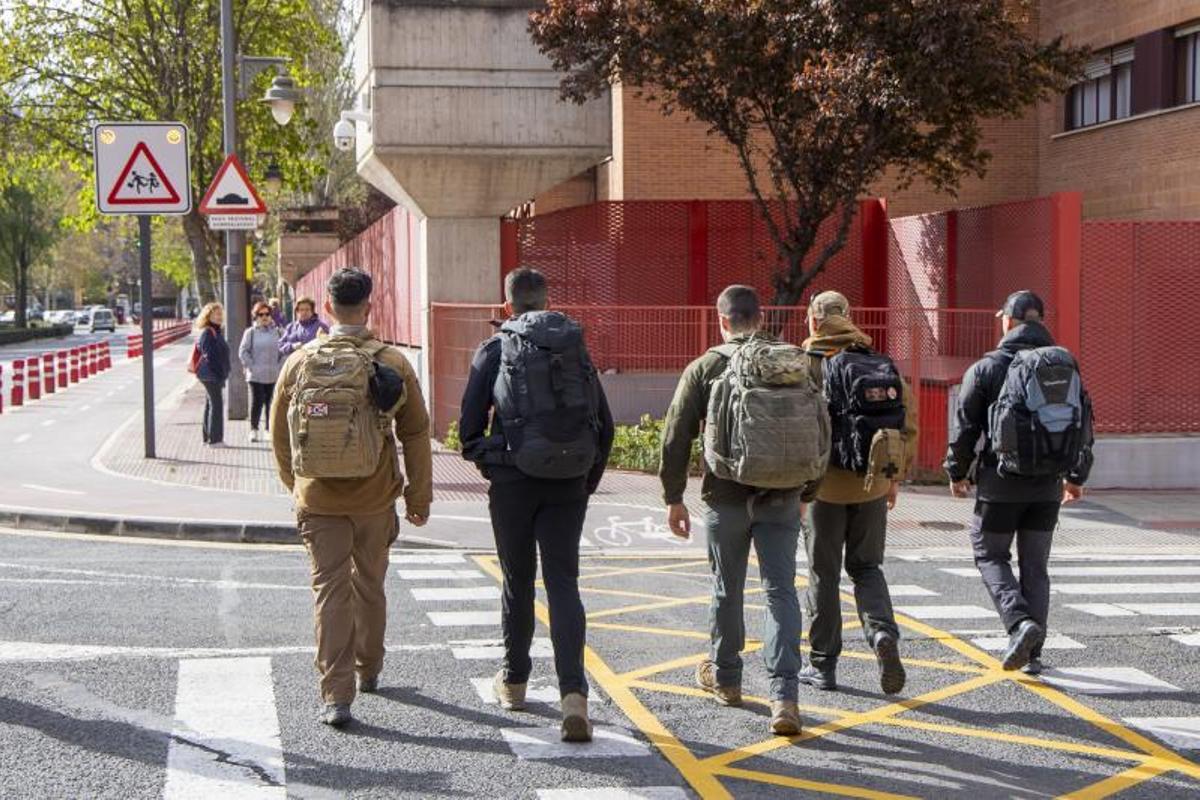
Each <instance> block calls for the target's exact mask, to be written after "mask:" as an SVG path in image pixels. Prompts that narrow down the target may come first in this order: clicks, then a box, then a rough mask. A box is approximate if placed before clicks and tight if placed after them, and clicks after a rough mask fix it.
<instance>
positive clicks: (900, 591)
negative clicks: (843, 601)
mask: <svg viewBox="0 0 1200 800" xmlns="http://www.w3.org/2000/svg"><path fill="white" fill-rule="evenodd" d="M841 590H842V591H843V592H846V593H848V594H853V592H854V586H853V585H852V584H845V585H843V586H842V587H841ZM888 594H890V595H891V596H892V597H940V596H941V595H940V593H939V592H935V591H933V590H932V589H926V588H925V587H924V586H914V585H913V584H911V583H896V584H891V583H889V584H888Z"/></svg>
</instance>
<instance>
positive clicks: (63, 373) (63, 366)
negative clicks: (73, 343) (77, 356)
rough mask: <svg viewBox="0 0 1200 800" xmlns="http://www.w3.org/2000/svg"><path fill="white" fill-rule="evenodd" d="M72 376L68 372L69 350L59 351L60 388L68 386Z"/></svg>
mask: <svg viewBox="0 0 1200 800" xmlns="http://www.w3.org/2000/svg"><path fill="white" fill-rule="evenodd" d="M69 380H70V376H69V375H68V374H67V351H66V350H59V351H58V388H60V389H65V388H67V383H68V381H69Z"/></svg>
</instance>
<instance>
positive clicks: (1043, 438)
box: [988, 346, 1092, 476]
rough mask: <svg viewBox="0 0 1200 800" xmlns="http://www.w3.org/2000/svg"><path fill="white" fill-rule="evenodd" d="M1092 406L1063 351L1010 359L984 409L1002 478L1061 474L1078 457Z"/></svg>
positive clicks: (1054, 349) (1071, 359)
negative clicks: (995, 394)
mask: <svg viewBox="0 0 1200 800" xmlns="http://www.w3.org/2000/svg"><path fill="white" fill-rule="evenodd" d="M1091 416H1092V414H1091V404H1090V402H1089V401H1088V398H1087V393H1086V392H1084V390H1083V383H1082V381H1081V380H1080V377H1079V367H1078V366H1077V365H1076V363H1075V358H1074V357H1073V356H1072V355H1071V353H1070V351H1068V350H1067V349H1066V348H1063V347H1057V346H1052V347H1038V348H1035V349H1032V350H1022V351H1021V352H1019V353H1017V354H1016V355H1015V356H1013V360H1012V362H1011V363H1010V364H1009V366H1008V373H1007V374H1006V375H1005V378H1004V385H1003V386H1002V387H1001V389H1000V395H999V396H998V397H997V398H996V402H994V403H992V405H991V407H990V408H989V409H988V422H989V426H988V427H989V435H990V439H991V445H992V451H993V452H994V453H995V454H996V458H997V460H998V461H999V470H1000V473H1001V474H1002V475H1004V474H1008V475H1024V476H1038V475H1042V476H1045V475H1054V476H1058V475H1065V474H1066V473H1068V472H1070V471H1071V470H1072V469H1073V468H1074V467H1075V466H1076V465H1077V464H1078V463H1079V459H1080V454H1081V449H1082V447H1083V443H1084V440H1085V439H1086V438H1087V437H1086V434H1085V431H1086V430H1087V429H1088V428H1090V426H1091Z"/></svg>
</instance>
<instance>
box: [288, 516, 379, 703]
mask: <svg viewBox="0 0 1200 800" xmlns="http://www.w3.org/2000/svg"><path fill="white" fill-rule="evenodd" d="M297 526H298V527H299V529H300V536H301V538H302V539H303V540H304V544H305V546H306V547H307V548H308V555H309V558H310V560H311V562H312V588H313V600H314V603H315V606H316V607H315V610H314V623H315V627H316V634H317V659H316V666H317V672H319V673H320V674H321V697H322V698H323V699H324V701H325V702H326V703H350V702H351V701H353V700H354V695H355V691H356V687H355V680H354V678H355V673H357V674H358V675H360V676H362V677H363V678H372V677H374V676H376V675H378V674H379V672H380V670H382V669H383V637H384V633H385V631H386V629H387V598H386V597H385V596H384V592H383V581H384V577H385V576H386V574H387V568H388V547H389V546H390V545H391V543H392V542H394V541H395V540H396V536H397V534H398V533H399V531H400V523H399V520H398V519H397V518H396V512H395V511H385V512H383V513H381V514H354V515H350V516H323V515H319V514H310V513H309V512H307V511H301V512H299V513H298V514H297Z"/></svg>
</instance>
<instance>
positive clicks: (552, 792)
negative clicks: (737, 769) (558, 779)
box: [537, 786, 688, 800]
mask: <svg viewBox="0 0 1200 800" xmlns="http://www.w3.org/2000/svg"><path fill="white" fill-rule="evenodd" d="M537 796H538V800H687V796H688V794H687V792H685V791H684V790H683V789H680V788H679V787H678V786H639V787H636V788H629V787H618V786H611V787H604V788H602V789H538V793H537Z"/></svg>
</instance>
